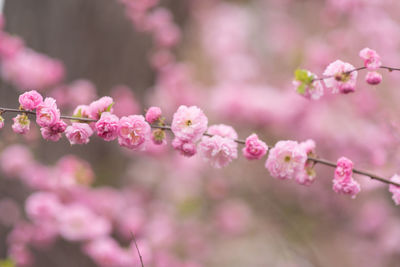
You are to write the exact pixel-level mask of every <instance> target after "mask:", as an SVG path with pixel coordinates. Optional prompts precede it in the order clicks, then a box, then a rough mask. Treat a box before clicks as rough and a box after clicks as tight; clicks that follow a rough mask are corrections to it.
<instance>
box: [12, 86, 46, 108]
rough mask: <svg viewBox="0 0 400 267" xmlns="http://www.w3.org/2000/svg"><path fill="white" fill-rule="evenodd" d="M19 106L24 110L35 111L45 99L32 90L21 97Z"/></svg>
mask: <svg viewBox="0 0 400 267" xmlns="http://www.w3.org/2000/svg"><path fill="white" fill-rule="evenodd" d="M18 100H19V104H20V105H21V107H22V108H23V109H24V110H34V109H36V108H37V107H38V106H39V105H40V104H42V102H43V97H42V95H41V94H39V93H38V92H37V91H35V90H32V91H29V92H25V93H23V94H22V95H20V96H19V99H18Z"/></svg>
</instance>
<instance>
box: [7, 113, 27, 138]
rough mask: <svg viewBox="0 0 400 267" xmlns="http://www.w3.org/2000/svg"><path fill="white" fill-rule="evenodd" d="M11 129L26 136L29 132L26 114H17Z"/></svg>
mask: <svg viewBox="0 0 400 267" xmlns="http://www.w3.org/2000/svg"><path fill="white" fill-rule="evenodd" d="M13 121H14V123H13V125H12V129H13V131H14V132H15V133H18V134H26V133H27V132H28V131H29V126H30V124H31V121H30V120H29V119H28V116H27V115H26V114H19V115H17V116H16V117H15V118H13Z"/></svg>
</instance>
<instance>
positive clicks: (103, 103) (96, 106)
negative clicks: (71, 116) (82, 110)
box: [89, 96, 114, 120]
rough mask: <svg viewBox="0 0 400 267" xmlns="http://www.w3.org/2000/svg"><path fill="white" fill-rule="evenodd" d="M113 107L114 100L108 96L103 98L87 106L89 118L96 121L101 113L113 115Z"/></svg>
mask: <svg viewBox="0 0 400 267" xmlns="http://www.w3.org/2000/svg"><path fill="white" fill-rule="evenodd" d="M113 105H114V100H113V99H112V98H111V97H109V96H103V97H102V98H100V99H98V100H96V101H93V102H92V103H90V105H89V118H92V119H95V120H98V119H99V118H100V116H101V114H102V113H103V112H106V111H108V112H110V113H113V108H112V106H113Z"/></svg>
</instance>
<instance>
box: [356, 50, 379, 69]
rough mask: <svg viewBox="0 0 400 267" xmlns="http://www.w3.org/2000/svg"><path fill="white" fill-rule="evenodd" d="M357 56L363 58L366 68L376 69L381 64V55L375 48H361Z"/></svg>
mask: <svg viewBox="0 0 400 267" xmlns="http://www.w3.org/2000/svg"><path fill="white" fill-rule="evenodd" d="M359 56H360V57H361V59H362V60H364V66H365V67H366V68H367V69H368V70H377V69H379V67H380V66H381V65H382V62H381V57H380V56H379V55H378V53H377V52H376V51H375V50H372V49H369V48H368V47H366V48H364V49H362V50H361V51H360V53H359Z"/></svg>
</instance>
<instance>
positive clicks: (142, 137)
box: [118, 115, 151, 150]
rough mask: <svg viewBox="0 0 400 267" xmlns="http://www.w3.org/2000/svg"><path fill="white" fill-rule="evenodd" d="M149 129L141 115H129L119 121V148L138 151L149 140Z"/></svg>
mask: <svg viewBox="0 0 400 267" xmlns="http://www.w3.org/2000/svg"><path fill="white" fill-rule="evenodd" d="M150 134H151V128H150V125H149V124H148V123H147V122H146V121H145V119H144V117H143V116H142V115H130V116H128V117H125V116H124V117H122V118H121V119H120V120H119V129H118V142H119V144H120V145H121V146H123V147H126V148H129V149H134V150H140V149H143V148H144V146H145V143H146V142H147V141H148V140H150Z"/></svg>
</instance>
